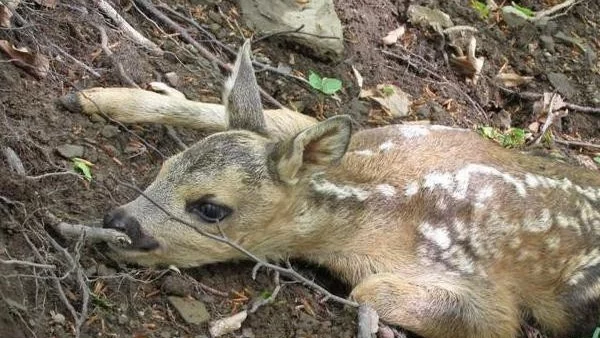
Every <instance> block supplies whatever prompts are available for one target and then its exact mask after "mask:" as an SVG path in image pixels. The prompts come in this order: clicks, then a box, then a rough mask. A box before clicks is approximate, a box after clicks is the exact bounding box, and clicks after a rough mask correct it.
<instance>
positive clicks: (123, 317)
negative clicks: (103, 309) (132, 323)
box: [117, 314, 129, 325]
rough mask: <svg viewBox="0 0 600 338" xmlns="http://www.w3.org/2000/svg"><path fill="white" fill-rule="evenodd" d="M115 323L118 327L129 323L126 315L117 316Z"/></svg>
mask: <svg viewBox="0 0 600 338" xmlns="http://www.w3.org/2000/svg"><path fill="white" fill-rule="evenodd" d="M117 321H118V322H119V325H125V324H127V323H128V322H129V318H127V316H126V315H123V314H122V315H119V318H118V319H117Z"/></svg>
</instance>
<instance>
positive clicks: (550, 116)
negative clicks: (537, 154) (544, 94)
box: [532, 93, 561, 144]
mask: <svg viewBox="0 0 600 338" xmlns="http://www.w3.org/2000/svg"><path fill="white" fill-rule="evenodd" d="M557 97H558V96H557V94H556V93H554V94H552V96H551V97H550V102H549V103H548V114H547V116H546V122H544V125H543V126H542V129H541V130H540V133H539V134H538V135H537V136H536V137H535V139H534V140H533V142H532V143H533V144H539V143H540V141H541V140H542V137H543V136H544V134H545V133H546V131H547V130H548V128H550V126H551V125H552V123H554V120H555V119H556V118H557V117H559V115H561V114H557V113H555V112H554V102H555V100H556V98H557ZM542 104H544V103H543V102H542ZM559 109H560V107H559Z"/></svg>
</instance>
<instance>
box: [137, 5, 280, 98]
mask: <svg viewBox="0 0 600 338" xmlns="http://www.w3.org/2000/svg"><path fill="white" fill-rule="evenodd" d="M135 2H136V3H137V4H138V5H139V6H141V7H142V8H144V9H145V10H147V11H148V12H150V13H152V15H154V16H155V17H156V18H157V19H158V20H159V21H161V22H162V23H164V24H165V25H167V26H169V28H171V29H172V30H174V31H176V32H177V33H178V34H179V35H180V36H181V38H182V39H184V40H185V41H187V42H188V43H189V44H191V45H192V46H194V48H196V50H198V52H199V53H200V54H201V55H202V56H203V57H204V58H206V59H207V60H209V61H210V62H214V63H216V64H217V65H218V66H219V67H221V68H223V69H225V70H227V71H229V72H231V70H232V67H231V65H228V64H226V63H225V62H223V61H221V60H220V59H219V58H217V57H216V56H215V55H214V54H213V53H211V52H210V51H209V50H208V49H206V48H204V46H202V45H201V44H199V43H198V42H197V41H196V40H195V39H194V38H193V37H192V36H191V35H190V34H189V33H188V32H187V31H186V30H185V29H184V28H183V27H181V26H180V25H179V24H177V23H176V22H175V21H173V20H171V19H170V18H169V17H168V16H166V15H165V14H164V13H162V12H161V11H159V10H158V9H156V7H154V5H152V3H150V2H149V1H147V0H135ZM260 93H261V94H262V96H263V97H264V98H265V99H266V100H267V101H269V102H270V103H271V104H273V105H275V106H277V107H278V108H282V109H283V108H285V107H284V106H283V105H282V104H281V103H279V101H277V100H275V98H273V97H272V96H271V95H269V94H268V93H267V92H265V91H264V90H263V89H262V88H260Z"/></svg>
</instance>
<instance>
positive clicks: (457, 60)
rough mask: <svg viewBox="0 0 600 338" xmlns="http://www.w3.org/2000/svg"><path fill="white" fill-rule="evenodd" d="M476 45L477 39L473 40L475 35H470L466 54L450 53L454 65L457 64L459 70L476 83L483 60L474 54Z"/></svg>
mask: <svg viewBox="0 0 600 338" xmlns="http://www.w3.org/2000/svg"><path fill="white" fill-rule="evenodd" d="M476 47H477V40H475V37H471V40H470V42H469V47H468V49H467V55H461V56H454V55H452V61H453V63H454V65H456V66H458V67H459V68H460V72H461V73H463V74H465V75H466V76H467V78H468V79H469V80H470V81H471V82H472V83H473V84H477V80H479V76H480V75H481V69H482V68H483V63H484V61H485V58H484V57H483V56H480V57H476V56H475V49H476Z"/></svg>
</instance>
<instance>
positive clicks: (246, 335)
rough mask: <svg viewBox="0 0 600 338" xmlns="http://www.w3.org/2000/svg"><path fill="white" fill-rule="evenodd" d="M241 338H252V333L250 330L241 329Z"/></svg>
mask: <svg viewBox="0 0 600 338" xmlns="http://www.w3.org/2000/svg"><path fill="white" fill-rule="evenodd" d="M242 337H244V338H254V337H255V336H254V332H252V329H251V328H249V327H245V328H243V329H242Z"/></svg>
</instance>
